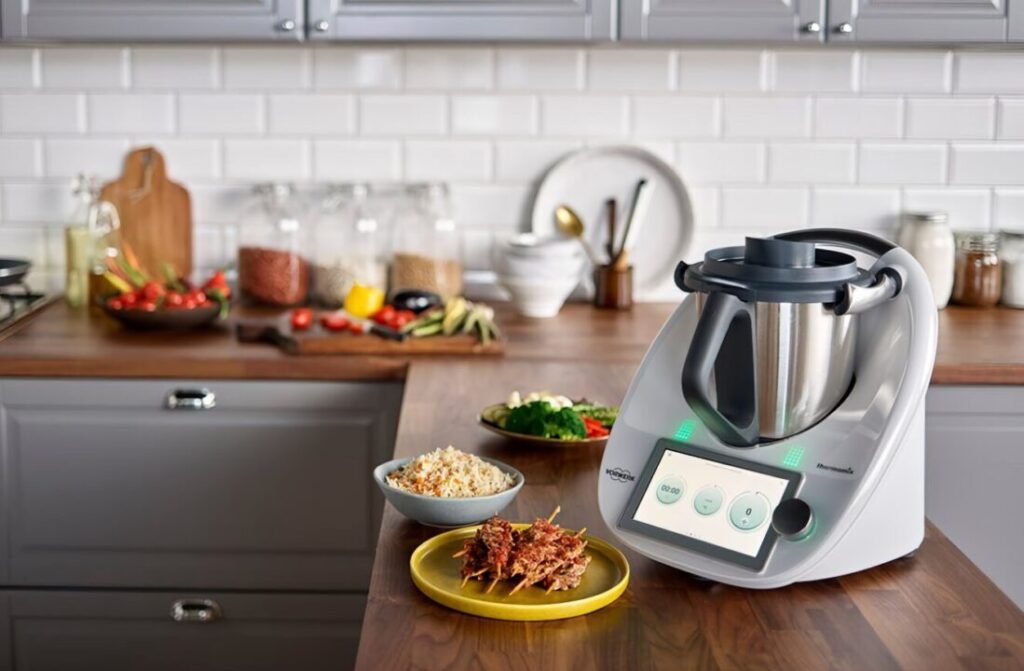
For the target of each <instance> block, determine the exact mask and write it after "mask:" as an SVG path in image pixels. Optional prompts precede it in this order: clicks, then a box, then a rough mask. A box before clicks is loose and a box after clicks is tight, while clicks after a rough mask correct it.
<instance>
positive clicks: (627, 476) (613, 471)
mask: <svg viewBox="0 0 1024 671" xmlns="http://www.w3.org/2000/svg"><path fill="white" fill-rule="evenodd" d="M604 472H605V473H607V474H608V477H610V478H611V479H612V480H616V481H618V482H634V481H636V476H635V475H633V474H632V473H630V472H629V471H627V470H626V469H624V468H619V467H618V466H616V467H615V468H606V469H604Z"/></svg>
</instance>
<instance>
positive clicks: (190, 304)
mask: <svg viewBox="0 0 1024 671" xmlns="http://www.w3.org/2000/svg"><path fill="white" fill-rule="evenodd" d="M196 305H198V303H196V299H194V298H192V297H191V296H185V298H183V299H182V300H181V307H182V308H184V309H186V310H191V309H192V308H194V307H195V306H196Z"/></svg>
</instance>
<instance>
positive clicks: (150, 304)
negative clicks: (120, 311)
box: [135, 301, 156, 312]
mask: <svg viewBox="0 0 1024 671" xmlns="http://www.w3.org/2000/svg"><path fill="white" fill-rule="evenodd" d="M135 309H136V310H142V311H143V312H156V301H142V302H141V303H139V304H138V305H136V306H135Z"/></svg>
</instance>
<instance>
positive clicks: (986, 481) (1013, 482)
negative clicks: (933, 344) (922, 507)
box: [925, 386, 1024, 608]
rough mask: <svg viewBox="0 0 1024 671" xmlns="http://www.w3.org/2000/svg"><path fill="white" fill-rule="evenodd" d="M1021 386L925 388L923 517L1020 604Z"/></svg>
mask: <svg viewBox="0 0 1024 671" xmlns="http://www.w3.org/2000/svg"><path fill="white" fill-rule="evenodd" d="M1022 409H1024V387H1005V386H999V387H995V386H993V387H975V386H948V387H947V386H941V387H932V388H931V390H929V392H928V400H927V406H926V410H927V425H926V426H927V443H926V445H927V449H928V455H927V460H926V469H927V480H926V484H927V486H926V489H925V494H926V508H927V513H928V517H929V518H930V519H931V520H932V521H933V522H934V523H935V524H936V526H938V527H939V529H941V530H942V532H943V533H945V534H946V535H947V536H948V537H949V539H950V540H951V541H953V543H955V544H956V545H957V547H959V548H960V549H961V550H963V552H964V554H966V555H967V556H968V557H969V558H970V560H971V561H972V562H974V563H975V564H977V565H978V567H979V568H980V569H981V570H982V571H983V572H984V573H985V574H986V575H987V576H989V578H991V579H992V581H993V582H995V583H996V585H998V586H999V587H1000V589H1002V590H1003V591H1004V592H1006V594H1007V595H1008V596H1009V597H1010V598H1011V599H1012V600H1013V601H1014V602H1016V604H1017V605H1018V606H1020V607H1022V608H1024V573H1022V572H1021V564H1020V562H1021V560H1020V558H1021V557H1022V556H1024V534H1022V533H1021V531H1022V530H1024V523H1022V522H1021V508H1019V507H1018V502H1017V497H1018V496H1019V495H1020V491H1021V478H1022V477H1024V413H1022Z"/></svg>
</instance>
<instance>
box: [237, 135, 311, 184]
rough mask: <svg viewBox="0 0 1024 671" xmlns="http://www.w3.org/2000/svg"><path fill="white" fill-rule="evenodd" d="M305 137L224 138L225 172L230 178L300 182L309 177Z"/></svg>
mask: <svg viewBox="0 0 1024 671" xmlns="http://www.w3.org/2000/svg"><path fill="white" fill-rule="evenodd" d="M309 154H310V152H309V146H308V143H307V142H306V141H304V140H225V141H224V175H225V177H228V178H231V179H252V180H270V179H273V180H287V181H301V180H304V179H307V178H308V177H309V176H310V156H309Z"/></svg>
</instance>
